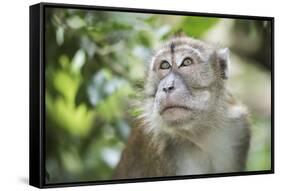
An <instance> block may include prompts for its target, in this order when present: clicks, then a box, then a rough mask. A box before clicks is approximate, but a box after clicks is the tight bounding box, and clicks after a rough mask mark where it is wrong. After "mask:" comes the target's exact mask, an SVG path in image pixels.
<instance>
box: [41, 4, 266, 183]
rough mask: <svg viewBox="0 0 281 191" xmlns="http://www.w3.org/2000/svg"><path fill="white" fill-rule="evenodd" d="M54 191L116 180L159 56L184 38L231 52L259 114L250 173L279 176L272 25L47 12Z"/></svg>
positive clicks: (49, 160) (49, 179)
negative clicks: (178, 36) (275, 168)
mask: <svg viewBox="0 0 281 191" xmlns="http://www.w3.org/2000/svg"><path fill="white" fill-rule="evenodd" d="M45 14H46V15H45V35H46V36H45V42H46V48H45V51H46V52H45V58H46V60H45V64H46V66H45V67H46V69H45V77H46V100H45V105H46V167H45V168H46V183H62V182H80V181H95V180H109V179H110V178H111V175H112V172H113V170H114V168H115V166H116V164H117V163H118V161H119V157H120V155H121V152H122V149H123V148H124V146H125V143H126V140H127V138H128V136H129V134H130V131H131V128H133V127H132V123H131V122H132V120H133V118H135V117H137V116H138V115H139V110H138V108H136V107H134V105H133V103H134V101H133V100H136V99H140V98H141V96H142V94H141V92H140V91H141V89H142V87H143V81H144V78H145V76H146V75H145V69H146V66H147V64H148V63H149V59H150V58H151V56H152V53H153V49H155V48H156V47H158V46H159V45H160V44H161V43H162V42H164V41H165V40H167V39H169V38H170V37H171V36H172V35H173V34H175V33H176V32H177V31H182V32H184V33H186V34H187V35H188V36H191V37H195V38H199V39H203V40H205V41H207V42H212V43H216V44H220V45H221V46H226V47H229V48H230V50H231V66H230V72H231V73H230V79H229V82H228V83H229V87H231V90H232V92H233V94H234V95H235V96H236V97H237V98H239V99H241V100H242V102H243V103H244V104H245V105H246V106H247V107H248V109H249V111H250V113H251V123H252V125H251V130H252V140H251V146H250V153H249V158H248V162H247V170H248V171H257V170H267V169H270V168H271V163H270V161H271V158H270V156H271V155H270V154H271V153H270V150H271V145H270V142H271V137H270V136H271V130H270V127H271V23H270V22H269V21H261V20H246V19H243V20H242V19H222V18H211V17H196V16H175V15H158V14H141V13H126V12H106V11H90V10H79V9H59V8H46V12H45Z"/></svg>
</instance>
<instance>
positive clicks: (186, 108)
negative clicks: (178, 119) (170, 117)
mask: <svg viewBox="0 0 281 191" xmlns="http://www.w3.org/2000/svg"><path fill="white" fill-rule="evenodd" d="M171 109H182V110H186V111H190V110H191V109H190V108H189V107H187V106H182V105H169V106H166V107H164V108H163V109H161V110H160V112H159V113H160V115H162V114H163V113H164V112H166V111H168V110H171Z"/></svg>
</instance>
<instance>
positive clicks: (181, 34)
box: [172, 29, 187, 38]
mask: <svg viewBox="0 0 281 191" xmlns="http://www.w3.org/2000/svg"><path fill="white" fill-rule="evenodd" d="M180 37H187V35H186V33H185V32H184V31H183V30H182V29H179V30H177V31H176V32H175V34H174V35H173V36H172V38H180Z"/></svg>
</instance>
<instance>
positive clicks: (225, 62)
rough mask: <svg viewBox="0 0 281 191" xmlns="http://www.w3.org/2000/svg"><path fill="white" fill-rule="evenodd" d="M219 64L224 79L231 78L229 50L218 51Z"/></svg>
mask: <svg viewBox="0 0 281 191" xmlns="http://www.w3.org/2000/svg"><path fill="white" fill-rule="evenodd" d="M217 64H218V67H219V71H220V74H221V78H222V79H228V76H229V64H230V59H229V49H228V48H222V49H219V50H217Z"/></svg>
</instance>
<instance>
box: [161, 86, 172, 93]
mask: <svg viewBox="0 0 281 191" xmlns="http://www.w3.org/2000/svg"><path fill="white" fill-rule="evenodd" d="M174 89H175V87H174V86H169V87H166V88H163V91H164V92H166V93H169V92H171V91H172V90H174Z"/></svg>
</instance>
